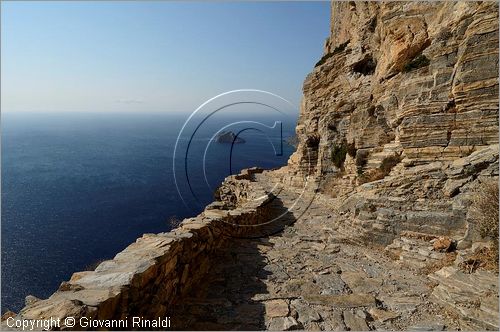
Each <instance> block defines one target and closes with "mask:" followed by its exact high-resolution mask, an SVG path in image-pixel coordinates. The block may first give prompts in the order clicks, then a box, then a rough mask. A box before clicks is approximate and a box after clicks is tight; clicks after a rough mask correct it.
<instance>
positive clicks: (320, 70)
mask: <svg viewBox="0 0 500 332" xmlns="http://www.w3.org/2000/svg"><path fill="white" fill-rule="evenodd" d="M331 11H332V16H331V33H330V36H329V37H328V38H327V40H326V42H325V47H324V55H323V57H322V58H321V59H320V60H319V61H318V63H317V64H316V66H315V67H314V69H313V71H312V72H311V73H310V74H309V75H308V76H307V78H306V79H305V82H304V87H303V92H304V97H303V100H302V105H301V113H300V118H299V121H298V125H297V130H296V132H297V136H298V139H299V145H298V148H297V152H296V153H295V154H294V155H293V156H292V157H291V158H290V160H289V163H288V166H287V167H286V168H285V169H283V170H282V171H283V172H284V174H286V175H285V182H287V183H289V184H292V185H296V186H302V185H303V183H304V182H305V181H306V179H309V180H311V179H313V180H315V181H317V182H318V183H319V187H320V190H321V191H323V192H325V193H331V194H333V195H335V196H342V195H344V194H345V195H347V196H353V193H355V192H356V195H354V196H355V197H358V199H356V198H355V197H354V198H352V197H351V198H350V201H349V202H350V203H349V204H351V205H348V206H347V207H345V209H346V211H348V212H349V213H352V214H353V215H352V217H354V220H358V219H359V218H358V217H359V214H360V213H361V212H360V211H363V210H366V211H367V213H366V214H365V215H363V218H364V219H365V221H363V227H362V228H363V229H364V228H366V227H368V228H370V231H372V230H371V227H372V226H373V225H376V226H377V229H381V230H383V231H382V232H381V233H383V234H381V236H382V237H383V240H384V241H390V236H389V237H388V236H387V234H391V233H398V231H399V230H401V229H402V228H404V229H408V228H412V229H415V228H417V229H416V230H419V229H418V228H419V227H418V224H422V225H424V224H425V225H426V226H425V227H426V228H429V229H427V231H432V232H435V233H440V232H443V233H444V232H445V231H448V232H449V231H450V230H452V231H453V230H455V229H456V230H459V229H460V230H463V229H464V227H465V225H466V219H467V218H466V214H467V206H468V202H467V196H466V195H465V196H464V195H463V194H464V193H467V192H468V191H470V190H471V189H473V188H474V187H475V186H476V185H477V182H478V181H480V179H479V180H478V178H481V177H496V176H498V145H497V144H498V4H497V3H494V2H483V3H479V2H437V3H430V2H357V1H356V2H354V1H351V2H333V3H332V5H331ZM481 151H482V152H481ZM477 158H479V159H481V160H482V161H481V162H480V163H475V165H476V166H471V160H476V159H477ZM352 200H354V202H352ZM346 204H347V203H346ZM381 209H385V210H383V211H382V212H383V213H382V212H381ZM396 210H397V213H396V212H395V211H396ZM415 211H417V212H418V213H421V212H422V211H425V213H424V214H426V217H425V216H424V217H423V215H420V214H418V213H417V215H416V214H415ZM408 213H410V214H409V215H408ZM412 213H413V214H412ZM422 213H423V212H422ZM432 213H437V214H432ZM442 213H448V214H447V215H446V216H444V215H442ZM419 216H420V217H422V218H424V219H425V220H424V219H422V220H420V219H419V218H420V217H419ZM415 218H416V219H415ZM414 219H415V220H414ZM417 219H418V220H417ZM438 220H439V222H438ZM405 221H410V223H409V222H405ZM439 223H441V225H438V224H439ZM365 224H367V225H368V226H366V225H365ZM389 224H390V225H389ZM422 227H423V226H422ZM388 230H389V232H388ZM420 230H423V229H420ZM375 232H376V230H375Z"/></svg>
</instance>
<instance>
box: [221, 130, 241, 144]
mask: <svg viewBox="0 0 500 332" xmlns="http://www.w3.org/2000/svg"><path fill="white" fill-rule="evenodd" d="M215 141H216V142H217V143H229V144H233V143H236V144H239V143H245V140H244V139H243V138H241V137H238V136H236V134H235V133H233V132H232V131H222V132H220V133H219V134H218V135H217V136H216V137H215Z"/></svg>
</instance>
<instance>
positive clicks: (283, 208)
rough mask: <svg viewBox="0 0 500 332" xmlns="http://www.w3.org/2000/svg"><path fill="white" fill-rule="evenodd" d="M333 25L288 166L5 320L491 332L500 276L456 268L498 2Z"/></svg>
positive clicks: (335, 14)
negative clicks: (136, 319)
mask: <svg viewBox="0 0 500 332" xmlns="http://www.w3.org/2000/svg"><path fill="white" fill-rule="evenodd" d="M331 23H332V26H331V35H330V37H329V38H328V39H327V41H326V43H325V50H324V56H323V57H322V58H321V59H320V60H319V61H318V63H317V64H316V66H315V68H314V70H313V72H312V73H311V74H309V75H308V77H307V78H306V80H305V82H304V99H303V102H302V105H301V114H300V118H299V122H298V125H297V137H298V140H299V144H298V147H297V151H296V153H294V154H293V155H292V157H291V158H290V160H289V163H288V165H287V166H286V167H284V168H282V169H279V170H274V171H271V172H264V173H263V172H262V170H259V169H255V168H254V169H249V170H245V171H244V172H243V173H242V174H239V175H235V176H231V177H229V178H227V179H226V181H225V182H224V183H223V184H222V185H221V186H220V187H219V188H218V190H217V192H216V201H215V202H214V203H212V204H210V205H209V206H207V208H206V210H205V211H204V212H203V213H202V214H201V215H200V216H198V217H195V218H191V219H186V220H184V222H183V223H182V225H181V226H180V227H179V228H178V229H176V230H173V231H171V232H168V233H160V234H149V235H145V236H143V237H142V238H140V239H138V240H137V242H136V243H134V244H132V245H130V246H129V247H128V248H127V249H125V250H124V251H123V252H121V253H119V254H118V255H116V257H115V258H114V259H113V260H110V261H106V262H103V263H102V264H100V265H99V266H98V267H97V269H96V270H95V271H86V272H78V273H75V274H74V275H73V277H72V278H71V280H70V281H68V282H65V283H63V284H62V285H61V287H60V289H59V290H58V291H57V292H56V293H54V294H53V295H52V296H51V297H50V298H49V299H46V300H38V299H36V298H33V297H29V298H27V301H26V302H27V303H26V304H27V305H26V307H25V308H24V309H23V310H22V311H21V312H20V313H19V314H18V315H14V314H13V313H9V314H8V315H6V317H4V318H5V319H12V317H13V316H15V319H28V320H32V319H40V318H42V317H49V316H54V317H59V318H64V317H67V316H74V317H84V316H85V317H91V318H101V319H113V318H121V317H131V316H132V315H143V316H145V317H150V318H156V317H159V316H165V315H172V319H176V321H172V323H173V327H174V328H180V329H191V330H193V329H212V330H217V329H232V330H235V329H242V330H251V329H255V330H262V329H265V328H267V329H270V330H291V329H306V330H320V329H321V330H346V329H350V330H370V329H371V330H374V329H381V330H396V329H398V330H400V329H403V330H404V329H407V330H408V329H409V330H443V329H445V328H446V329H451V330H458V329H492V330H498V275H497V274H496V273H495V272H493V271H487V270H485V269H481V268H477V266H476V265H475V262H474V260H473V261H472V265H470V266H471V268H470V269H465V270H464V269H463V268H461V266H464V263H467V264H468V262H469V260H470V257H469V256H467V255H469V254H471V253H472V254H474V253H476V251H475V250H476V249H477V248H478V243H477V241H478V240H479V239H480V234H478V232H477V231H475V223H474V222H473V221H474V216H473V215H471V213H470V211H469V207H470V206H471V196H472V194H473V193H474V191H475V190H478V188H480V186H481V183H482V182H485V181H491V180H492V179H496V180H498V176H499V173H498V158H499V145H498V108H499V105H498V69H499V67H498V4H496V3H494V2H436V3H431V2H354V1H350V2H333V3H332V22H331ZM232 137H233V136H232ZM233 138H234V137H233ZM318 189H319V190H318ZM278 197H279V199H278ZM277 215H278V216H280V217H279V218H275V219H276V220H278V222H275V223H272V222H271V223H268V222H267V221H269V220H270V219H271V220H275V219H273V218H274V217H275V216H277ZM246 226H248V227H246ZM284 226H286V227H284ZM234 239H237V240H236V241H233V240H234ZM457 250H458V251H457ZM467 264H465V266H466V267H468V266H469V265H467ZM476 268H477V269H476ZM7 316H8V317H10V318H7ZM3 324H5V322H4V323H3ZM3 327H4V326H3ZM77 327H78V326H77ZM63 328H64V327H63Z"/></svg>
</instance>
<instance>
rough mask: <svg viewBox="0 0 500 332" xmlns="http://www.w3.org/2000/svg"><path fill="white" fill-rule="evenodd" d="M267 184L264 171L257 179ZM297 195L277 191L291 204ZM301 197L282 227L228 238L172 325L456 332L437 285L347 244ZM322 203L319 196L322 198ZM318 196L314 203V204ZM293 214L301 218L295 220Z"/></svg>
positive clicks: (330, 214) (376, 251) (332, 220)
mask: <svg viewBox="0 0 500 332" xmlns="http://www.w3.org/2000/svg"><path fill="white" fill-rule="evenodd" d="M263 184H266V185H267V186H269V187H270V186H272V181H271V180H270V179H268V178H266V175H264V174H262V175H258V182H256V185H263ZM297 196H298V195H297V193H294V192H291V191H286V190H285V191H282V192H281V193H280V194H279V199H280V202H281V203H282V204H283V205H284V206H285V207H288V206H291V205H292V204H293V202H294V201H295V200H296V198H297ZM307 201H308V199H301V200H300V202H299V204H297V206H295V207H294V208H293V209H292V210H291V211H290V212H291V214H290V215H289V216H288V218H290V216H292V219H293V218H295V219H296V220H293V221H295V222H294V223H293V224H292V225H290V226H286V227H285V228H284V229H283V231H282V232H280V233H278V234H275V235H273V236H269V237H262V238H257V239H232V240H231V245H230V246H228V247H227V248H225V249H224V251H221V252H219V253H217V257H214V262H217V263H216V264H214V265H213V266H212V267H211V270H210V272H209V274H208V275H207V277H206V279H205V282H204V283H203V284H200V285H199V286H198V287H197V288H196V289H193V290H192V292H191V294H190V295H189V297H188V298H186V299H184V300H183V303H182V304H178V305H177V306H176V307H175V309H174V310H173V311H172V312H171V321H172V323H173V325H174V328H176V329H189V330H198V329H200V330H228V329H230V330H262V329H270V330H292V329H305V330H356V331H363V330H374V329H392V330H394V329H397V330H399V329H405V330H407V329H414V330H444V329H447V330H457V329H458V328H459V325H458V320H457V318H456V317H454V316H453V315H451V314H448V313H447V311H446V310H445V309H444V307H441V306H440V305H438V304H435V303H433V302H432V301H431V300H430V295H431V293H432V291H433V288H434V287H435V286H436V283H435V281H432V280H431V279H429V278H428V277H427V276H425V275H421V274H419V273H418V269H413V268H411V267H405V266H403V265H402V264H401V263H400V262H399V261H396V260H394V259H392V258H390V257H389V255H387V253H386V252H384V250H383V248H371V247H368V246H361V245H356V244H352V243H348V242H346V241H344V240H342V238H341V237H340V236H339V235H338V234H337V231H336V229H337V227H338V225H337V223H338V222H339V220H341V219H340V217H339V216H337V215H336V214H335V212H334V211H333V209H332V210H330V209H328V208H327V206H328V205H326V204H325V202H324V201H321V200H315V201H313V203H312V205H311V206H309V208H308V209H307V211H306V212H305V214H303V215H302V213H303V211H304V210H305V209H306V206H304V204H305V203H303V202H307ZM320 201H321V202H320ZM318 202H320V203H318ZM299 216H301V217H300V218H299Z"/></svg>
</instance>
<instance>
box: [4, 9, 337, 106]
mask: <svg viewBox="0 0 500 332" xmlns="http://www.w3.org/2000/svg"><path fill="white" fill-rule="evenodd" d="M1 7H2V8H1V52H2V54H1V62H2V63H1V65H2V67H1V69H2V71H1V80H2V81H1V83H2V85H1V88H2V91H1V97H2V99H1V103H2V105H1V106H2V111H4V112H5V111H6V112H10V111H15V112H19V111H29V112H32V111H93V112H95V111H97V112H102V111H168V112H170V111H192V110H193V109H194V108H196V107H197V106H198V105H200V104H201V103H202V102H204V101H205V100H207V99H209V98H211V97H213V96H214V95H217V94H219V93H221V92H224V91H228V90H233V89H240V88H254V89H262V90H267V91H271V92H274V93H277V94H279V95H281V96H283V97H284V98H286V99H289V100H290V101H291V102H293V103H295V104H296V105H298V104H299V101H300V98H301V94H302V92H301V89H302V83H303V80H304V78H305V76H306V74H307V73H309V72H310V71H311V70H312V68H313V66H314V64H315V63H316V61H317V60H319V58H320V57H321V55H322V50H323V43H324V40H325V38H326V37H327V36H328V31H329V15H330V13H329V3H328V2H302V3H298V2H273V3H255V2H253V3H252V2H250V3H244V2H238V3H228V2H213V3H201V2H184V3H182V2H142V1H141V2H103V1H89V2H72V1H71V2H70V1H68V2H17V1H15V2H4V1H2V3H1Z"/></svg>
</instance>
